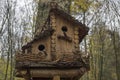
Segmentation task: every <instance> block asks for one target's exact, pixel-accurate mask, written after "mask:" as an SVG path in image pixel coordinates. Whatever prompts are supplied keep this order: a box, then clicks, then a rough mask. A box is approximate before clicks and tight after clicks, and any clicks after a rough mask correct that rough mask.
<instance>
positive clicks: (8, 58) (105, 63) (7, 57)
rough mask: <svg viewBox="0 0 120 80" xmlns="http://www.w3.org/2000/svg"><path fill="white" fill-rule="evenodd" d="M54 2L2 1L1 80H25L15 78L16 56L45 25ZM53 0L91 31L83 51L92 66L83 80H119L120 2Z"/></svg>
mask: <svg viewBox="0 0 120 80" xmlns="http://www.w3.org/2000/svg"><path fill="white" fill-rule="evenodd" d="M51 1H53V0H0V80H23V79H20V78H16V77H14V75H15V69H14V67H15V59H14V55H15V53H16V52H17V51H20V50H21V47H22V46H23V45H24V44H26V43H27V42H29V41H30V40H32V39H33V38H34V35H35V34H36V30H37V29H38V28H40V26H41V25H43V24H44V21H45V19H46V17H47V15H48V4H49V2H51ZM54 1H56V2H57V3H58V4H59V5H61V7H62V8H64V10H65V11H67V12H68V13H69V14H71V15H72V16H73V17H75V18H76V19H77V20H79V21H80V22H82V23H83V24H86V25H87V26H88V27H89V28H90V31H89V34H88V35H87V36H86V38H85V39H84V40H83V42H82V43H81V44H80V49H81V50H82V52H84V54H85V55H90V66H91V67H90V71H89V72H88V73H86V74H85V75H84V76H83V77H82V78H81V79H80V80H120V5H119V4H120V1H119V0H54Z"/></svg>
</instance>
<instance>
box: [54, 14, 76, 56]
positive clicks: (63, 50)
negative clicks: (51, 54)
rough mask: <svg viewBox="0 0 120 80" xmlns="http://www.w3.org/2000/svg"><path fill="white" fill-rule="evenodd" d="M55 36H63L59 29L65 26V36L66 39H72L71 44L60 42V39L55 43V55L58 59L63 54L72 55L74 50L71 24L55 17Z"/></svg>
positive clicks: (64, 41)
mask: <svg viewBox="0 0 120 80" xmlns="http://www.w3.org/2000/svg"><path fill="white" fill-rule="evenodd" d="M56 26H57V27H56V28H57V29H56V30H57V32H56V34H57V37H58V36H59V35H61V36H64V34H63V31H62V30H61V28H62V27H63V26H66V28H67V32H66V35H67V36H68V37H70V38H71V39H72V42H68V41H66V40H62V39H58V38H57V41H56V44H57V46H56V48H57V52H58V53H57V54H58V57H60V55H61V56H62V55H63V54H73V53H72V51H73V49H74V43H73V42H74V26H73V25H71V23H70V22H69V21H67V20H66V19H64V18H63V17H61V16H59V15H56Z"/></svg>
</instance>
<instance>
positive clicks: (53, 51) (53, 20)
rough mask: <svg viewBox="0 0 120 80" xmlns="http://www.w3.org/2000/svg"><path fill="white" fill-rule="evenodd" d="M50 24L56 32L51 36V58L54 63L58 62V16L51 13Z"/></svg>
mask: <svg viewBox="0 0 120 80" xmlns="http://www.w3.org/2000/svg"><path fill="white" fill-rule="evenodd" d="M50 20H51V21H50V22H51V24H50V25H51V27H52V29H53V30H54V33H53V35H52V36H51V42H50V44H51V58H52V61H54V60H56V16H55V14H54V13H53V12H51V13H50Z"/></svg>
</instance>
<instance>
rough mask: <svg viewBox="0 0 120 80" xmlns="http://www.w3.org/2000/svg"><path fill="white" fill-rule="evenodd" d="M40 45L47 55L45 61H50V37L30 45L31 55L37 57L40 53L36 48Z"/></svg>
mask: <svg viewBox="0 0 120 80" xmlns="http://www.w3.org/2000/svg"><path fill="white" fill-rule="evenodd" d="M40 44H43V45H44V46H45V51H46V53H47V54H48V55H47V58H46V59H48V60H50V58H51V56H50V53H51V52H50V37H48V38H45V39H42V40H38V41H36V42H34V43H32V54H38V55H39V52H40V51H39V49H38V46H39V45H40Z"/></svg>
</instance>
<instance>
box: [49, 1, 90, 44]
mask: <svg viewBox="0 0 120 80" xmlns="http://www.w3.org/2000/svg"><path fill="white" fill-rule="evenodd" d="M50 12H54V13H55V14H57V15H59V16H60V17H62V18H64V19H65V20H68V21H69V22H70V23H71V24H72V25H73V26H74V27H77V26H78V27H79V42H81V41H82V39H83V38H84V37H85V36H86V35H87V34H88V31H89V28H88V27H86V25H85V24H82V23H81V22H80V21H78V20H77V19H75V18H74V17H72V16H71V15H70V14H69V13H67V12H66V11H65V10H63V9H62V8H61V7H60V6H58V4H57V3H56V2H51V9H50Z"/></svg>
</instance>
